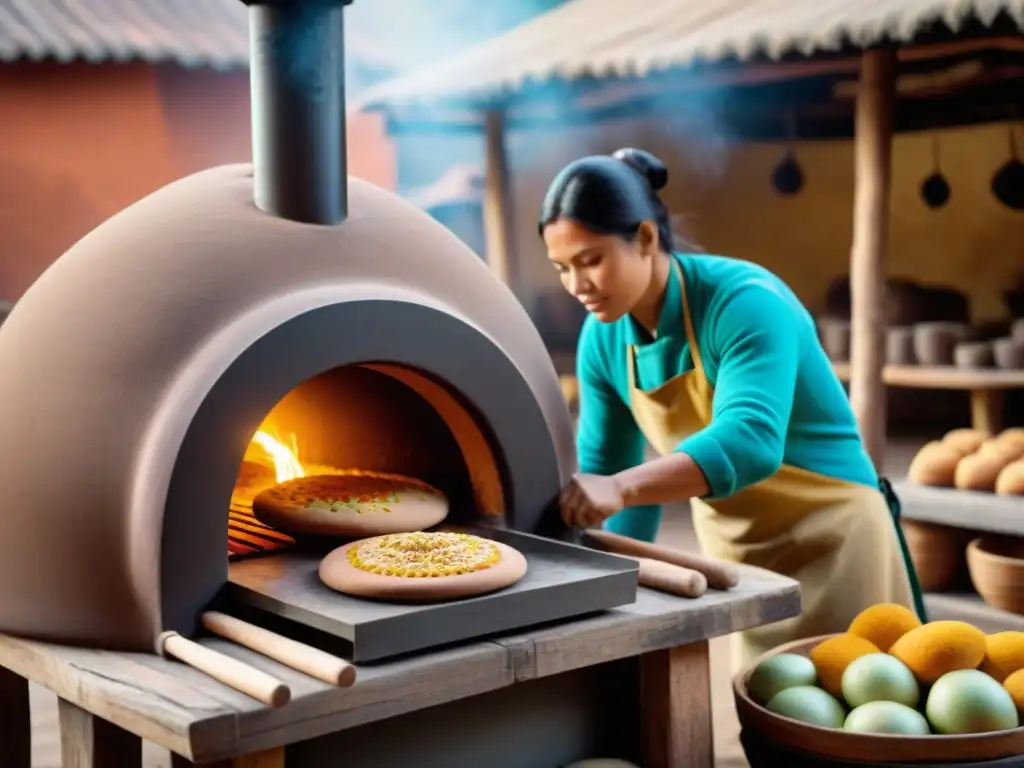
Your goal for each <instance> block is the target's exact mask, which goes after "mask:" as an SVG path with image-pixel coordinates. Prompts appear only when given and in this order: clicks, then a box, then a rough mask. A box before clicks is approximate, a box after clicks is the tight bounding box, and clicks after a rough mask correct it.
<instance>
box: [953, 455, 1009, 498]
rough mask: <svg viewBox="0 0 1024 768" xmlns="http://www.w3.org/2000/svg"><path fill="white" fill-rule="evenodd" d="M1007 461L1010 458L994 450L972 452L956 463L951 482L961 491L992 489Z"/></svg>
mask: <svg viewBox="0 0 1024 768" xmlns="http://www.w3.org/2000/svg"><path fill="white" fill-rule="evenodd" d="M1009 463H1010V459H1007V458H1003V457H1002V456H999V455H998V454H997V453H995V452H994V451H989V452H988V453H983V452H982V451H978V452H977V453H972V454H971V455H970V456H964V457H963V458H962V459H960V463H959V464H957V465H956V472H955V473H954V476H953V484H954V485H955V486H956V487H957V488H959V489H960V490H961V491H994V490H995V488H996V478H997V477H999V473H1000V472H1002V470H1003V467H1005V466H1006V465H1007V464H1009Z"/></svg>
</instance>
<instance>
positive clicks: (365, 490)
mask: <svg viewBox="0 0 1024 768" xmlns="http://www.w3.org/2000/svg"><path fill="white" fill-rule="evenodd" d="M253 513H254V514H255V515H256V517H257V519H259V520H260V521H262V522H264V523H266V524H267V525H270V526H273V527H274V528H279V529H281V530H283V531H287V532H289V533H298V534H311V535H319V536H342V537H353V536H358V537H363V536H376V535H379V534H386V533H401V532H405V531H419V530H422V529H423V528H429V527H431V526H433V525H437V524H438V523H440V522H441V521H442V520H444V519H445V517H447V515H448V500H447V498H445V496H444V494H442V493H441V492H440V491H439V490H437V489H436V488H432V487H431V486H429V485H427V484H426V483H424V482H422V481H420V480H416V479H414V478H411V477H405V476H402V475H395V474H390V473H385V472H369V471H364V470H356V469H350V470H337V471H336V473H332V474H329V475H314V476H312V477H302V478H295V479H293V480H289V481H287V482H284V483H280V484H278V485H274V486H272V487H270V488H267V489H266V490H264V491H262V492H261V493H259V494H258V495H257V496H256V498H255V500H254V501H253Z"/></svg>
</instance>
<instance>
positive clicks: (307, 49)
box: [0, 0, 574, 650]
mask: <svg viewBox="0 0 1024 768" xmlns="http://www.w3.org/2000/svg"><path fill="white" fill-rule="evenodd" d="M248 4H249V5H250V6H251V7H250V25H251V35H252V39H253V56H252V62H251V68H252V105H253V106H252V108H253V153H254V163H253V166H248V165H232V166H226V167H220V168H214V169H211V170H207V171H204V172H201V173H198V174H196V175H194V176H190V177H188V178H185V179H182V180H180V181H177V182H175V183H173V184H171V185H169V186H167V187H165V188H164V189H161V190H159V191H157V192H155V193H154V194H152V195H150V196H149V197H147V198H145V199H143V200H141V201H139V202H137V203H135V204H134V205H132V206H130V207H128V208H127V209H125V210H124V211H122V212H120V213H119V214H117V215H116V216H114V217H113V218H112V219H110V220H109V221H107V222H106V223H104V224H102V225H101V226H99V227H98V228H97V229H96V230H94V231H93V232H91V233H90V234H88V235H87V236H86V237H84V238H83V239H82V240H81V241H80V242H79V243H78V244H76V245H75V246H74V247H73V248H71V249H70V250H69V251H68V252H67V253H65V254H64V255H63V256H62V257H61V258H60V259H58V260H57V261H56V262H55V263H54V264H53V266H51V267H50V268H49V269H48V270H47V271H46V272H45V273H44V274H43V275H42V276H41V277H40V278H39V280H38V281H37V282H36V283H35V284H34V285H33V286H32V287H31V288H30V289H29V291H28V292H27V293H26V294H25V296H24V297H23V298H22V299H21V300H20V301H19V302H18V304H17V305H16V307H15V309H14V311H13V312H12V313H11V315H10V317H9V318H8V320H7V321H6V323H5V324H4V325H3V327H2V330H0V360H2V361H3V365H2V366H0V442H2V444H3V445H4V446H6V452H5V456H4V460H3V461H2V462H0V488H2V489H3V512H2V515H0V581H2V583H4V584H5V585H6V587H5V589H4V590H2V591H0V631H3V632H8V633H12V634H19V635H24V636H30V637H35V638H40V639H46V640H53V641H59V642H68V643H80V644H89V645H96V646H101V647H106V648H132V649H147V650H150V649H152V648H153V645H154V642H155V641H156V638H157V637H158V636H159V635H160V633H161V632H163V631H167V630H173V631H178V632H182V633H183V634H188V633H191V632H193V631H194V629H195V624H196V619H197V616H198V614H199V612H200V611H201V610H202V609H203V608H204V607H205V606H206V605H207V604H208V603H209V602H210V600H211V599H213V598H214V597H215V595H216V594H217V593H218V591H219V590H220V589H221V587H222V586H223V585H224V584H225V582H226V581H227V579H228V574H229V562H228V557H227V554H226V551H227V546H226V545H227V543H228V542H227V539H228V536H227V531H228V521H229V508H230V507H231V505H232V498H233V494H234V493H235V490H236V479H237V478H238V477H239V471H240V467H241V466H242V462H243V457H245V456H246V454H247V451H251V450H252V445H251V444H252V440H253V437H254V435H255V434H256V433H257V431H259V430H261V429H264V428H266V425H267V423H268V422H274V423H273V427H274V428H275V429H277V430H278V431H279V432H280V435H281V438H282V440H284V438H286V437H287V435H288V433H291V434H295V435H296V436H297V437H296V445H297V446H298V448H299V451H300V453H302V459H303V461H307V460H308V461H311V462H314V463H315V462H322V463H329V464H332V465H335V466H358V467H359V468H364V469H375V470H383V471H394V472H402V473H409V474H417V475H420V476H422V475H427V476H428V477H429V480H428V481H433V482H435V483H437V484H439V485H442V486H446V487H444V488H443V490H445V491H446V492H447V493H448V494H449V496H450V498H451V499H452V503H453V512H452V516H453V517H458V518H459V519H461V520H465V519H470V520H472V519H475V518H476V516H478V515H483V516H487V515H500V516H502V517H503V519H504V521H505V523H506V524H507V525H508V526H509V527H511V528H515V529H516V530H520V531H529V532H551V531H552V530H556V529H558V527H559V523H558V515H557V514H556V513H554V500H555V498H556V496H557V493H558V490H559V488H560V487H561V485H562V483H563V481H565V480H566V479H567V477H568V476H569V475H570V473H571V472H572V471H573V470H574V459H573V445H572V442H573V439H572V427H571V423H570V418H569V415H568V411H567V409H566V406H565V404H564V401H563V400H562V397H561V392H560V389H559V386H558V381H557V377H556V375H555V371H554V368H553V366H552V363H551V361H550V358H549V356H548V354H547V352H546V350H545V348H544V346H543V344H542V342H541V339H540V337H539V335H538V333H537V331H536V330H535V328H534V327H533V325H532V323H531V321H530V319H529V317H528V316H527V315H526V313H525V312H524V310H523V309H522V307H521V306H520V304H519V303H518V301H517V300H516V298H515V297H514V296H513V295H512V293H511V292H510V291H509V290H508V289H507V288H506V287H505V286H504V285H503V284H502V283H501V282H500V281H498V280H497V279H495V278H494V277H493V276H492V275H491V273H490V272H489V271H488V269H487V267H486V266H485V265H484V264H483V262H482V261H481V260H480V259H479V258H478V257H477V255H476V254H474V253H473V252H472V251H470V250H469V249H468V248H467V247H465V246H464V245H463V244H462V243H461V242H460V241H459V240H458V239H457V238H456V237H455V236H454V235H453V234H451V233H450V232H448V231H447V230H446V229H444V228H443V227H442V226H440V225H439V224H437V223H436V222H434V221H433V219H431V218H430V217H429V216H428V215H427V214H425V213H423V212H421V211H419V210H418V209H416V208H414V207H413V206H411V205H409V204H407V203H406V202H404V201H402V200H401V199H400V198H398V197H396V196H395V195H393V194H391V193H388V192H386V191H383V190H381V189H378V188H376V187H374V186H372V185H370V184H367V183H363V182H361V181H358V180H355V179H347V174H346V171H345V152H344V134H343V128H344V85H343V75H342V71H343V66H342V58H343V57H342V50H341V48H342V45H341V40H342V31H343V30H342V5H344V4H347V3H343V2H341V0H306V1H305V2H300V3H294V2H289V3H281V4H280V5H277V4H275V3H273V2H253V3H248ZM56 215H59V214H56ZM268 414H270V416H269V417H268ZM243 529H244V526H243ZM243 550H244V547H243Z"/></svg>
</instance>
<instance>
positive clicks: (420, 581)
mask: <svg viewBox="0 0 1024 768" xmlns="http://www.w3.org/2000/svg"><path fill="white" fill-rule="evenodd" d="M525 575H526V558H525V557H523V555H522V554H521V553H520V552H519V551H518V550H516V549H514V548H512V547H510V546H508V545H507V544H502V543H500V542H497V541H491V540H490V539H485V538H483V537H482V536H474V535H472V534H468V533H451V532H440V531H433V532H413V533H398V534H390V535H387V536H376V537H373V538H369V539H362V540H361V541H353V542H351V543H349V544H346V545H345V546H343V547H339V548H338V549H336V550H334V551H333V552H331V553H330V554H329V555H327V557H325V558H324V559H323V560H322V561H321V562H320V580H321V581H322V582H323V583H324V584H326V585H327V586H328V587H330V588H331V589H333V590H336V591H337V592H342V593H344V594H347V595H353V596H355V597H368V598H373V599H377V600H393V601H396V602H409V603H418V602H432V601H436V600H451V599H456V598H464V597H471V596H473V595H481V594H484V593H487V592H494V591H496V590H499V589H504V588H506V587H510V586H512V585H513V584H515V583H516V582H517V581H519V580H520V579H521V578H523V576H525Z"/></svg>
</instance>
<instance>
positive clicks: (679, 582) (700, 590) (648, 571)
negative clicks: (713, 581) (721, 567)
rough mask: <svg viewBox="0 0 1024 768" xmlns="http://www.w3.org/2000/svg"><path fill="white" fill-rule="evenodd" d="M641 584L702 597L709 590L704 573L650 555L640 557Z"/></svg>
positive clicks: (678, 593)
mask: <svg viewBox="0 0 1024 768" xmlns="http://www.w3.org/2000/svg"><path fill="white" fill-rule="evenodd" d="M636 560H637V561H638V562H639V563H640V586H641V587H647V588H648V589H656V590H658V591H659V592H667V593H668V594H670V595H678V596H679V597H700V596H701V595H703V594H704V593H705V592H707V591H708V580H707V578H706V577H705V576H704V574H703V573H698V572H697V571H693V570H690V569H689V568H683V567H681V566H678V565H672V564H671V563H665V562H662V561H661V560H651V559H650V558H649V557H638V558H636Z"/></svg>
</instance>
